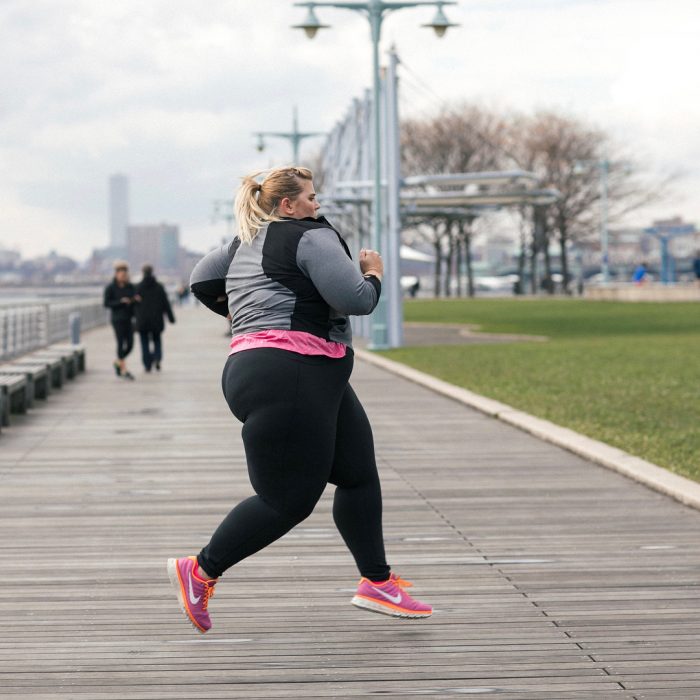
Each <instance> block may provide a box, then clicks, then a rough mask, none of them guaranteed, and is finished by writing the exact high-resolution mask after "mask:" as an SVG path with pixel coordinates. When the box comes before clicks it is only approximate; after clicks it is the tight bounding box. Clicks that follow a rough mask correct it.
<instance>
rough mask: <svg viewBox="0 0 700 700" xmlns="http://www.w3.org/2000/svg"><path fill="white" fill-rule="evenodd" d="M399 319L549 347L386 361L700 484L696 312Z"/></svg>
mask: <svg viewBox="0 0 700 700" xmlns="http://www.w3.org/2000/svg"><path fill="white" fill-rule="evenodd" d="M405 317H406V320H407V321H424V322H431V323H436V322H443V323H469V324H479V325H480V326H481V330H483V331H491V332H501V333H525V334H532V335H545V336H547V337H549V338H550V340H549V341H548V342H546V343H535V342H533V343H522V342H520V343H507V344H502V345H433V346H422V347H407V348H400V349H397V350H390V351H387V352H386V353H385V354H386V355H387V356H388V357H390V358H392V359H394V360H398V361H400V362H404V363H406V364H408V365H411V366H412V367H415V368H417V369H420V370H422V371H424V372H428V373H430V374H433V375H435V376H437V377H440V378H441V379H444V380H446V381H448V382H452V383H453V384H457V385H459V386H463V387H466V388H468V389H471V390H472V391H476V392H477V393H479V394H483V395H485V396H489V397H491V398H494V399H497V400H499V401H502V402H504V403H507V404H510V405H511V406H515V407H516V408H519V409H522V410H524V411H527V412H528V413H532V414H534V415H536V416H539V417H541V418H546V419H548V420H551V421H553V422H554V423H558V424H559V425H564V426H567V427H569V428H572V429H574V430H576V431H578V432H580V433H583V434H585V435H589V436H590V437H593V438H596V439H598V440H602V441H603V442H606V443H608V444H610V445H614V446H616V447H619V448H621V449H623V450H626V451H628V452H630V453H632V454H635V455H638V456H640V457H643V458H644V459H648V460H649V461H652V462H655V463H657V464H659V465H661V466H664V467H667V468H668V469H670V470H671V471H674V472H677V473H679V474H683V475H685V476H688V477H690V478H692V479H695V480H696V481H700V304H693V303H673V304H652V303H614V302H593V301H583V300H568V299H551V300H550V299H542V300H528V299H524V300H518V299H515V300H514V299H476V300H471V301H467V300H453V301H422V300H417V301H410V302H408V303H406V305H405Z"/></svg>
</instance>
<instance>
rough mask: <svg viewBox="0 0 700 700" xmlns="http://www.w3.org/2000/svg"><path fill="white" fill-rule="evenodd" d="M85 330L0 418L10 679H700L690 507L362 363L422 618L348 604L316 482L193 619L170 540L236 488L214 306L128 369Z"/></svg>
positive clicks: (7, 693) (244, 487) (224, 502)
mask: <svg viewBox="0 0 700 700" xmlns="http://www.w3.org/2000/svg"><path fill="white" fill-rule="evenodd" d="M84 339H85V342H86V345H87V352H88V371H87V373H86V374H85V375H82V376H81V377H79V378H78V379H77V380H76V381H74V382H72V383H70V384H69V385H68V386H67V387H66V388H65V389H64V390H63V391H62V392H60V393H56V394H53V395H52V396H51V397H50V398H49V401H48V402H47V403H46V404H45V405H43V406H41V405H40V406H38V407H36V408H35V409H33V410H32V411H30V414H29V415H28V416H27V417H26V418H21V419H18V420H16V421H15V422H14V424H13V426H12V427H11V428H9V429H7V430H6V431H3V434H2V436H0V552H1V553H2V558H1V561H2V578H0V615H1V617H0V619H2V630H3V635H2V639H1V640H0V696H2V697H16V698H32V700H42V699H43V698H78V699H81V700H82V699H85V700H92V699H95V700H100V699H103V698H104V699H107V698H110V699H112V698H128V699H129V700H139V699H141V698H143V699H144V700H145V699H147V698H148V699H155V698H163V699H170V698H192V699H194V698H276V697H296V698H316V697H374V696H391V697H412V696H414V695H418V696H428V697H443V696H453V695H472V694H474V695H485V696H494V697H496V698H499V700H505V699H509V700H514V699H516V698H522V699H537V700H540V699H541V700H547V699H552V700H554V699H556V700H560V699H561V700H565V699H569V698H612V699H615V698H638V699H641V698H698V697H700V551H699V550H700V513H698V512H695V511H692V510H690V509H687V508H685V507H683V506H681V505H679V504H677V503H675V502H673V501H671V500H670V499H668V498H666V497H663V496H661V495H659V494H656V493H654V492H652V491H650V490H648V489H646V488H645V487H643V486H640V485H638V484H635V483H633V482H631V481H628V480H626V479H625V478H623V477H621V476H619V475H617V474H615V473H613V472H609V471H607V470H605V469H602V468H599V467H597V466H595V465H592V464H589V463H586V462H585V461H583V460H581V459H579V458H577V457H575V456H573V455H571V454H568V453H566V452H564V451H562V450H560V449H558V448H556V447H553V446H551V445H548V444H545V443H543V442H540V441H538V440H537V439H535V438H533V437H531V436H529V435H526V434H524V433H521V432H519V431H518V430H516V429H513V428H509V427H507V426H505V425H503V424H501V423H499V422H497V421H495V420H493V419H490V418H486V417H484V416H482V415H480V414H478V413H476V412H473V411H471V410H469V409H467V408H465V407H463V406H461V405H458V404H456V403H454V402H452V401H450V400H449V399H446V398H443V397H440V396H438V395H435V394H433V393H431V392H430V391H428V390H426V389H423V388H420V387H417V386H415V385H413V384H411V383H409V382H407V381H404V380H401V379H398V378H396V377H394V376H392V375H389V374H386V373H384V372H383V371H381V370H379V369H377V368H374V367H369V366H367V365H365V364H362V363H358V364H357V366H356V369H355V374H354V381H353V385H354V386H355V387H356V389H357V391H358V393H359V395H360V396H361V398H362V399H363V401H364V403H365V405H366V408H367V411H368V413H369V414H370V418H371V420H372V423H373V425H374V430H375V436H376V440H377V451H378V456H379V460H380V468H381V471H382V480H383V489H384V496H385V525H386V536H387V545H388V553H389V556H390V562H391V563H392V565H393V566H394V567H395V569H396V570H397V571H398V572H399V573H401V574H402V575H404V576H405V577H407V578H409V579H411V580H413V581H414V583H415V585H416V588H415V590H416V591H417V595H419V596H422V597H424V598H425V600H427V601H429V602H432V603H433V604H434V605H435V607H436V612H435V615H434V616H433V617H432V618H431V619H429V620H418V621H406V620H395V619H391V618H386V617H383V616H379V615H373V614H371V613H367V612H363V611H360V610H357V609H355V608H353V607H352V606H351V605H349V599H350V597H351V593H352V591H353V588H354V585H355V583H356V580H357V574H356V572H355V570H354V566H353V564H352V561H351V559H350V556H349V554H348V553H347V552H346V551H345V549H344V547H343V545H342V543H341V541H340V538H339V536H338V534H337V533H336V531H335V530H334V528H333V523H332V519H331V515H330V500H329V498H328V494H327V495H326V496H324V499H323V500H322V502H321V503H320V504H319V507H318V508H317V510H316V512H315V513H314V515H313V516H312V517H311V518H310V519H309V520H307V521H306V522H304V523H303V524H302V525H301V526H300V527H298V528H297V529H296V530H295V531H293V532H292V533H290V534H289V535H288V536H287V537H285V538H283V539H282V540H280V541H279V542H277V543H276V544H274V545H273V546H271V547H270V548H269V549H267V550H265V551H264V552H262V553H260V554H258V555H257V556H255V557H253V558H251V559H249V560H247V561H245V562H243V563H242V564H240V565H239V566H237V567H235V568H234V569H232V570H231V571H230V572H229V573H228V574H227V575H226V576H225V578H224V579H223V580H222V582H221V583H220V585H219V586H218V589H217V594H216V597H215V598H214V599H213V600H212V602H211V611H212V617H213V621H214V629H213V630H212V632H211V633H210V634H208V635H206V636H204V637H202V636H199V635H197V634H196V633H195V632H194V631H193V630H192V629H191V628H190V627H189V626H188V624H187V623H186V622H185V621H184V619H183V617H182V615H181V613H180V611H179V609H178V606H177V603H176V601H175V598H174V595H173V592H172V591H171V589H170V584H169V582H168V579H167V575H166V572H165V559H166V557H168V556H173V555H180V556H182V555H185V554H190V553H195V552H196V551H197V550H198V549H199V547H200V546H201V545H202V544H203V543H204V542H205V541H206V539H207V537H208V535H209V534H210V532H211V530H212V528H213V527H214V526H215V525H216V524H217V523H218V522H219V519H220V518H221V517H222V516H223V515H224V514H225V513H226V512H227V511H228V510H229V508H230V507H231V505H232V504H233V503H235V502H236V501H237V500H238V499H240V498H241V497H243V496H246V495H248V493H249V489H250V487H249V485H248V481H247V476H246V471H245V462H244V457H243V452H242V447H241V443H240V437H239V432H240V426H239V424H238V423H237V421H236V420H235V419H234V418H233V417H232V416H231V415H230V414H229V412H228V409H227V408H226V406H225V403H224V401H223V398H222V396H221V392H220V388H219V377H220V370H221V367H222V365H223V362H224V359H225V354H226V345H227V341H226V339H225V337H224V327H223V323H222V322H219V320H218V319H216V318H214V317H210V315H209V314H208V313H207V312H205V311H204V310H200V311H195V310H188V311H182V312H180V314H179V319H178V324H177V325H176V326H174V327H172V328H170V329H169V330H168V332H167V333H166V336H165V353H166V358H165V363H164V371H163V372H162V373H161V374H153V375H142V374H141V372H140V371H137V372H136V374H137V381H136V382H134V383H128V382H126V381H121V380H117V379H116V377H115V376H114V374H113V373H112V370H111V368H110V361H111V353H112V337H111V330H110V329H100V330H97V331H93V332H91V333H88V334H86V335H85V338H84ZM132 359H133V362H132V365H133V367H136V366H137V365H136V359H137V356H136V354H134V356H132Z"/></svg>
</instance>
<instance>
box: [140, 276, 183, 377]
mask: <svg viewBox="0 0 700 700" xmlns="http://www.w3.org/2000/svg"><path fill="white" fill-rule="evenodd" d="M142 271H143V279H142V280H141V281H140V282H139V283H138V285H137V286H136V293H137V295H138V297H139V303H138V304H137V306H136V328H137V329H138V332H139V336H140V338H141V354H142V358H143V366H144V368H145V370H146V372H150V371H151V367H153V366H154V365H155V368H156V369H157V370H158V371H160V363H161V361H162V359H163V346H162V342H161V337H160V336H161V333H162V332H163V330H164V329H165V321H164V320H163V316H167V317H168V320H169V321H170V323H175V316H174V315H173V310H172V308H171V307H170V302H169V301H168V295H167V293H166V291H165V288H164V287H163V285H162V284H160V282H158V280H157V279H156V278H155V276H154V275H153V268H152V267H151V266H150V265H144V266H143V270H142Z"/></svg>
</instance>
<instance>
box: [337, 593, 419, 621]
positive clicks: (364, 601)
mask: <svg viewBox="0 0 700 700" xmlns="http://www.w3.org/2000/svg"><path fill="white" fill-rule="evenodd" d="M350 602H351V603H352V604H353V605H354V606H355V607H356V608H362V609H363V610H369V611H370V612H375V613H380V614H381V615H389V616H391V617H407V618H411V619H416V620H417V619H421V618H424V617H430V616H431V615H432V614H433V611H432V610H431V611H430V612H419V611H416V610H404V609H399V608H391V607H389V606H388V605H384V604H383V603H375V602H374V601H373V600H369V599H368V598H363V597H361V596H357V595H356V596H355V597H354V598H353V599H352V600H351V601H350Z"/></svg>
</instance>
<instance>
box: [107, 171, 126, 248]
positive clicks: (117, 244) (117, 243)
mask: <svg viewBox="0 0 700 700" xmlns="http://www.w3.org/2000/svg"><path fill="white" fill-rule="evenodd" d="M128 226H129V180H128V178H127V177H126V175H118V174H117V175H111V176H110V178H109V246H110V248H115V249H117V250H126V247H127V238H126V229H127V227H128Z"/></svg>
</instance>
